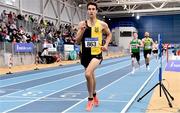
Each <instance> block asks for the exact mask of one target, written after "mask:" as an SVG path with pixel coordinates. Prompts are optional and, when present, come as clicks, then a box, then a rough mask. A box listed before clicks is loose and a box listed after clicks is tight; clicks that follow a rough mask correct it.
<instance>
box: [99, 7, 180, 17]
mask: <svg viewBox="0 0 180 113" xmlns="http://www.w3.org/2000/svg"><path fill="white" fill-rule="evenodd" d="M167 11H168V12H170V11H180V7H176V8H157V9H142V10H132V11H130V12H129V11H113V12H108V11H104V12H100V13H98V14H100V15H112V14H113V15H115V14H126V13H152V12H167Z"/></svg>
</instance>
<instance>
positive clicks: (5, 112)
mask: <svg viewBox="0 0 180 113" xmlns="http://www.w3.org/2000/svg"><path fill="white" fill-rule="evenodd" d="M116 65H117V64H116ZM128 65H129V64H128ZM124 67H125V66H124ZM121 68H122V67H121ZM121 68H116V69H114V70H111V71H108V72H106V73H103V74H101V75H99V76H97V77H100V76H103V75H106V74H108V73H111V72H113V71H116V70H119V69H121ZM84 82H86V80H83V81H82V82H79V83H77V84H73V85H71V86H69V87H66V88H63V89H60V90H57V91H55V92H52V93H50V94H48V95H45V96H42V97H40V98H38V99H35V100H32V101H29V102H27V103H25V104H21V105H19V106H17V107H14V108H11V109H9V110H7V111H4V112H3V113H7V112H10V111H12V110H15V109H18V108H20V107H23V106H25V105H27V104H30V103H32V102H35V101H38V100H40V99H42V98H46V97H48V96H50V95H53V94H55V93H58V92H60V91H63V90H65V89H68V88H71V87H74V86H77V85H79V84H81V83H84Z"/></svg>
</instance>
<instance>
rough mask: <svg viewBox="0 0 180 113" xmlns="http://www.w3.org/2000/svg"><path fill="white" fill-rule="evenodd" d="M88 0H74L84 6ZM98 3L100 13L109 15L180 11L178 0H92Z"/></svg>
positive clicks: (162, 13)
mask: <svg viewBox="0 0 180 113" xmlns="http://www.w3.org/2000/svg"><path fill="white" fill-rule="evenodd" d="M88 1H89V0H76V2H77V3H78V4H79V5H80V6H82V7H85V6H86V4H87V3H88ZM94 1H95V2H96V3H97V4H98V7H99V8H98V10H99V14H100V15H105V16H109V17H127V16H132V15H133V14H135V15H136V14H138V15H140V16H148V15H168V14H179V13H180V0H94Z"/></svg>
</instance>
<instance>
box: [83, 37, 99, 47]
mask: <svg viewBox="0 0 180 113" xmlns="http://www.w3.org/2000/svg"><path fill="white" fill-rule="evenodd" d="M85 47H87V48H91V47H98V38H85Z"/></svg>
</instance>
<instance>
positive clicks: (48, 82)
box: [3, 61, 130, 96]
mask: <svg viewBox="0 0 180 113" xmlns="http://www.w3.org/2000/svg"><path fill="white" fill-rule="evenodd" d="M125 62H128V61H125ZM121 63H122V62H120V63H117V64H112V65H111V66H114V65H118V64H121ZM129 65H130V64H128V65H124V66H121V67H119V68H118V69H122V68H124V67H126V66H129ZM107 67H110V66H105V67H101V68H98V69H97V70H103V69H104V68H107ZM115 70H117V69H115ZM82 74H84V73H80V74H76V75H73V76H69V77H66V78H62V79H57V80H55V81H52V82H47V83H45V84H40V85H37V86H33V87H30V88H27V89H26V90H30V89H33V88H36V87H40V86H44V85H47V84H53V83H55V82H58V81H62V80H66V79H70V78H73V77H76V76H81V75H82ZM98 77H99V76H98ZM22 91H24V90H19V91H16V92H13V93H9V94H6V95H3V96H9V95H12V94H14V93H18V92H22Z"/></svg>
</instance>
